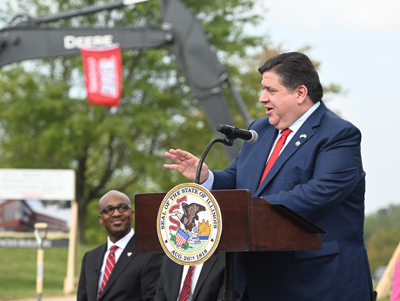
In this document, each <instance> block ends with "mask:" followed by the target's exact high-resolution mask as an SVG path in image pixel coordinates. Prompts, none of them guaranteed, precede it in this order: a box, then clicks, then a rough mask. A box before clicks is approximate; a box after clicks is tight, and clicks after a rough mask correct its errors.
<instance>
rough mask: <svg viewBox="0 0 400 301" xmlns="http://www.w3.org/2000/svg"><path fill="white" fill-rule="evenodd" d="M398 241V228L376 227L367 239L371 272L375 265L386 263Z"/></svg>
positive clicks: (399, 238)
mask: <svg viewBox="0 0 400 301" xmlns="http://www.w3.org/2000/svg"><path fill="white" fill-rule="evenodd" d="M399 242H400V230H398V229H390V230H385V229H378V230H376V231H374V232H373V234H372V235H371V237H370V238H369V239H368V241H367V250H368V258H369V263H370V267H371V271H372V274H374V272H375V270H376V268H377V267H379V266H382V265H387V264H388V263H389V260H390V259H391V258H392V256H393V253H394V251H395V249H396V247H397V245H398V244H399Z"/></svg>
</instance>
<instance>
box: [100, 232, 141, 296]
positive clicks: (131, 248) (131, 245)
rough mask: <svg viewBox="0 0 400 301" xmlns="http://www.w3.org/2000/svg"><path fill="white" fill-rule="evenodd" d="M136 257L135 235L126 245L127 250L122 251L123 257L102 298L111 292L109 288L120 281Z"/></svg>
mask: <svg viewBox="0 0 400 301" xmlns="http://www.w3.org/2000/svg"><path fill="white" fill-rule="evenodd" d="M136 255H137V253H136V251H135V235H134V236H133V237H132V238H131V240H130V241H129V242H128V244H127V245H126V247H125V249H124V250H123V251H122V253H121V256H120V257H119V259H118V261H117V263H116V264H115V266H114V269H113V271H112V272H111V275H110V278H109V279H108V281H107V284H106V286H105V288H104V291H103V294H102V295H101V296H104V295H105V294H106V293H107V291H108V290H109V288H110V287H112V286H113V284H114V282H115V281H116V280H117V279H118V277H119V275H120V274H121V273H122V272H123V271H124V270H125V268H126V267H127V266H128V265H129V263H130V261H131V260H132V259H133V258H134V257H135V256H136Z"/></svg>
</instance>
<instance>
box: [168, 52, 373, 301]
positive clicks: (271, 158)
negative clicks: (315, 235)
mask: <svg viewBox="0 0 400 301" xmlns="http://www.w3.org/2000/svg"><path fill="white" fill-rule="evenodd" d="M258 70H259V71H260V73H261V74H262V81H261V85H262V89H263V92H262V94H261V96H260V99H259V101H260V103H262V104H263V105H264V107H265V110H266V114H267V115H268V117H265V118H262V119H259V120H256V121H254V122H253V123H252V124H251V125H250V127H249V130H254V131H256V132H257V133H258V136H259V139H258V141H257V142H255V143H253V144H250V143H247V142H244V143H243V147H242V149H241V151H240V152H239V154H238V155H237V156H236V158H235V159H234V160H233V161H232V163H231V164H230V166H229V167H227V168H225V169H224V170H222V171H210V170H209V169H208V167H207V165H206V164H203V166H202V171H201V177H200V183H201V184H202V185H203V186H205V187H207V188H208V189H210V190H220V189H249V190H250V191H251V195H252V196H253V197H262V198H264V199H265V200H266V201H268V202H269V203H271V204H283V205H285V206H286V207H288V208H289V209H291V210H293V211H295V212H296V213H298V214H300V215H301V216H303V217H305V218H307V219H308V220H310V221H311V222H313V223H315V224H316V225H317V226H318V227H320V228H322V229H323V230H324V231H326V233H325V234H322V249H321V250H311V251H271V252H243V253H236V254H235V289H236V290H238V291H239V292H240V293H241V295H242V299H243V300H246V299H247V298H248V299H249V300H256V301H258V300H273V301H293V300H307V301H331V300H332V301H333V300H335V301H337V300H343V301H344V300H348V301H350V300H354V301H366V300H373V288H372V280H371V272H370V268H369V263H368V256H367V251H366V248H365V244H364V234H363V233H364V232H363V231H364V193H365V172H364V171H363V167H362V160H361V151H360V143H361V133H360V131H359V130H358V129H357V128H356V127H355V126H354V125H353V124H351V123H350V122H348V121H345V120H343V119H341V118H340V117H339V116H337V115H336V114H335V113H333V112H332V111H330V110H329V109H327V107H326V106H325V104H324V103H323V101H322V96H323V90H322V85H321V83H320V81H319V76H318V73H317V71H316V70H315V68H314V66H313V64H312V62H311V61H310V59H309V58H308V57H307V56H306V55H304V54H301V53H297V52H291V53H283V54H280V55H278V56H275V57H273V58H271V59H269V60H267V61H266V62H265V63H264V64H263V65H262V66H261V67H260V68H259V69H258ZM165 155H166V156H167V157H168V158H170V159H172V160H173V161H174V162H175V163H176V164H165V165H164V166H165V168H168V169H173V170H177V171H179V172H181V173H182V174H183V175H184V176H186V177H187V178H188V179H190V180H195V178H196V171H197V165H198V164H199V159H198V158H197V157H195V156H194V155H192V154H190V153H188V152H185V151H182V150H179V149H177V150H174V149H171V150H170V151H169V152H167V153H166V154H165Z"/></svg>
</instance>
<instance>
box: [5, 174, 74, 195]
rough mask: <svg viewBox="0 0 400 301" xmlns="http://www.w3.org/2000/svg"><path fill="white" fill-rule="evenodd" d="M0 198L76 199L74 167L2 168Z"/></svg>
mask: <svg viewBox="0 0 400 301" xmlns="http://www.w3.org/2000/svg"><path fill="white" fill-rule="evenodd" d="M0 199H17V200H22V199H39V200H51V201H68V200H69V201H72V200H74V199H75V172H74V170H72V169H0Z"/></svg>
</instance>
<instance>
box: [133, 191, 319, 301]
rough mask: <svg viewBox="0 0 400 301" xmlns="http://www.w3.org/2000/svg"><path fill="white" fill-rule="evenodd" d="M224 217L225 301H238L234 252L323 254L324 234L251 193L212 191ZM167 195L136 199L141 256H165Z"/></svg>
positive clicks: (295, 214) (160, 194)
mask: <svg viewBox="0 0 400 301" xmlns="http://www.w3.org/2000/svg"><path fill="white" fill-rule="evenodd" d="M211 194H212V195H213V196H214V198H215V199H216V201H217V202H218V204H219V207H220V210H221V215H222V234H221V238H220V242H219V245H218V247H217V249H216V252H226V256H225V257H226V260H225V262H226V263H225V267H226V268H225V296H224V300H236V295H235V292H234V289H233V283H234V281H233V252H254V251H289V250H320V249H321V248H322V238H321V236H320V235H319V234H318V233H324V231H323V230H322V229H320V228H318V227H317V226H316V225H314V224H313V223H311V222H310V221H308V220H306V219H305V218H303V217H302V216H300V215H298V214H297V213H295V212H293V211H291V210H290V209H289V208H287V207H285V206H284V205H280V204H270V203H268V202H267V201H265V200H264V199H262V198H258V197H251V195H250V191H249V190H212V191H211ZM165 195H166V193H146V194H136V195H135V220H136V221H135V235H136V251H137V252H163V249H162V247H161V244H160V242H159V240H158V235H157V215H158V211H159V209H160V205H161V202H162V201H163V199H164V197H165Z"/></svg>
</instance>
